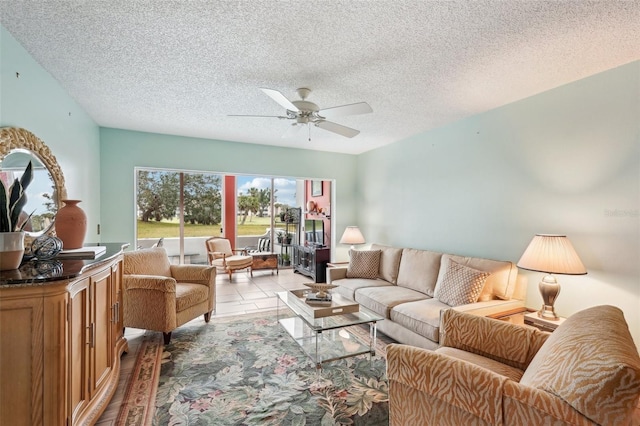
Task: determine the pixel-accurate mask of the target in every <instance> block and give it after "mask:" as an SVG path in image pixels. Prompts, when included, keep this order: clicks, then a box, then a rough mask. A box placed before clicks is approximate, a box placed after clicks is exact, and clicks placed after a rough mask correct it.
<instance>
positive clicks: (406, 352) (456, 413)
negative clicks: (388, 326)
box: [387, 306, 640, 426]
mask: <svg viewBox="0 0 640 426" xmlns="http://www.w3.org/2000/svg"><path fill="white" fill-rule="evenodd" d="M441 331H444V336H443V337H442V343H441V347H440V348H439V349H437V350H436V351H434V352H431V351H427V350H425V349H420V348H416V347H412V346H406V345H397V344H395V345H390V346H389V347H387V366H388V371H387V374H388V377H389V411H390V413H389V420H390V425H392V426H393V425H397V426H399V425H408V424H416V425H417V424H423V425H463V424H465V425H471V424H472V425H628V424H630V421H631V417H632V415H633V410H634V408H635V406H636V404H637V401H638V397H639V396H640V357H639V356H638V351H637V349H636V346H635V345H634V342H633V339H632V338H631V334H630V333H629V330H628V327H627V323H626V322H625V319H624V316H623V314H622V311H620V310H619V309H618V308H615V307H613V306H596V307H593V308H589V309H586V310H584V311H581V312H578V313H576V314H574V315H572V316H571V317H570V318H568V319H567V320H566V321H565V322H564V323H563V324H562V325H560V326H559V327H558V328H557V329H556V331H555V332H554V333H553V334H548V333H544V332H541V331H538V330H536V329H533V328H525V327H522V326H519V325H516V324H511V323H507V322H502V321H499V320H495V319H490V318H486V317H480V316H474V315H470V314H466V313H462V312H458V311H455V310H453V309H449V310H447V311H445V313H444V314H443V318H442V330H441Z"/></svg>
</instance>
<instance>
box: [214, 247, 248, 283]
mask: <svg viewBox="0 0 640 426" xmlns="http://www.w3.org/2000/svg"><path fill="white" fill-rule="evenodd" d="M205 244H206V246H207V255H208V256H209V264H210V265H212V266H215V267H216V268H217V269H218V270H219V271H221V272H225V273H228V274H229V281H231V277H232V275H231V274H232V273H233V271H237V270H239V269H246V268H251V264H252V263H253V257H251V256H250V255H247V254H246V251H245V250H232V249H231V242H230V241H229V240H227V239H226V238H219V237H212V238H209V239H208V240H206V241H205Z"/></svg>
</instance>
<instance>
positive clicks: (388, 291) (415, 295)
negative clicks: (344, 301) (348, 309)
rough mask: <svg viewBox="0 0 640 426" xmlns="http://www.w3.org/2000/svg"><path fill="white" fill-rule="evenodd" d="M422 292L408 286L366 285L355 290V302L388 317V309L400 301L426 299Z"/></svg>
mask: <svg viewBox="0 0 640 426" xmlns="http://www.w3.org/2000/svg"><path fill="white" fill-rule="evenodd" d="M426 298H427V296H425V295H424V294H423V293H420V292H418V291H415V290H411V289H409V288H404V287H398V286H395V285H390V286H389V285H388V286H383V287H366V288H361V289H359V290H358V291H356V298H355V300H356V302H358V303H360V304H361V305H362V306H364V307H365V308H369V309H371V310H372V311H374V312H376V313H378V314H380V315H382V316H384V317H385V318H389V311H390V310H391V308H393V307H394V306H396V305H399V304H400V303H406V302H412V301H414V300H421V299H426Z"/></svg>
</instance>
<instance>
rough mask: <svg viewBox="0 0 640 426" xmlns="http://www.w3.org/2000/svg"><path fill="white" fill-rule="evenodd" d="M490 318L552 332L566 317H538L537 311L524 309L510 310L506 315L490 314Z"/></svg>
mask: <svg viewBox="0 0 640 426" xmlns="http://www.w3.org/2000/svg"><path fill="white" fill-rule="evenodd" d="M490 317H491V318H495V319H499V320H501V321H507V322H510V323H513V324H517V325H521V326H529V327H535V328H537V329H538V330H541V331H547V332H549V333H552V332H553V331H554V330H555V329H556V328H558V326H559V325H560V324H562V323H563V322H564V320H566V318H562V317H561V318H560V319H559V320H558V321H550V320H548V319H544V318H540V317H539V316H538V312H537V311H531V310H524V311H519V312H510V313H508V314H506V315H496V316H494V315H490Z"/></svg>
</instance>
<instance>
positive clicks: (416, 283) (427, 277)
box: [398, 248, 442, 297]
mask: <svg viewBox="0 0 640 426" xmlns="http://www.w3.org/2000/svg"><path fill="white" fill-rule="evenodd" d="M441 257H442V253H436V252H433V251H428V250H416V249H409V248H406V249H404V250H402V260H401V261H400V268H399V270H398V286H400V287H407V288H410V289H413V290H416V291H419V292H421V293H424V294H426V295H427V296H429V297H433V292H434V289H435V287H436V281H437V278H438V271H439V269H440V258H441Z"/></svg>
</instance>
